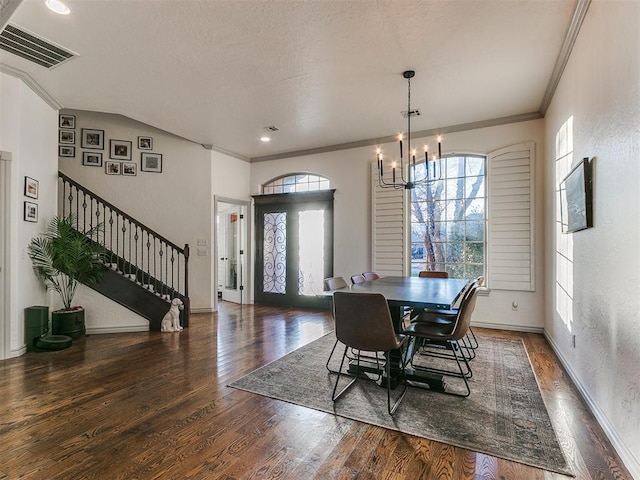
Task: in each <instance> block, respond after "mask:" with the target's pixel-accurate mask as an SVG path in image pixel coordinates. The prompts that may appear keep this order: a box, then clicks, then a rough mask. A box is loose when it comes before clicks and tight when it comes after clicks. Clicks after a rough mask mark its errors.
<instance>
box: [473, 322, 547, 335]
mask: <svg viewBox="0 0 640 480" xmlns="http://www.w3.org/2000/svg"><path fill="white" fill-rule="evenodd" d="M471 326H472V327H478V328H492V329H494V330H511V331H514V332H526V333H544V328H542V327H529V326H526V325H505V324H504V323H491V322H473V323H472V324H471Z"/></svg>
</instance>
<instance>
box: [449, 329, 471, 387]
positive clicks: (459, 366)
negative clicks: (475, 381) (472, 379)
mask: <svg viewBox="0 0 640 480" xmlns="http://www.w3.org/2000/svg"><path fill="white" fill-rule="evenodd" d="M452 343H455V344H457V343H458V342H457V340H453V341H452ZM457 350H458V349H456V348H454V349H453V354H454V356H455V358H456V363H457V364H458V369H459V370H460V376H461V377H462V380H464V386H465V387H466V389H467V393H466V394H461V393H453V392H447V393H449V394H450V395H456V396H458V397H468V396H469V395H470V394H471V389H470V388H469V382H468V381H467V377H466V376H465V375H464V373H463V372H462V365H461V364H460V359H459V358H458V355H457V354H456V351H457ZM460 356H461V357H462V360H464V363H465V364H466V366H467V369H469V362H468V361H467V358H466V357H465V356H464V354H463V353H462V352H460Z"/></svg>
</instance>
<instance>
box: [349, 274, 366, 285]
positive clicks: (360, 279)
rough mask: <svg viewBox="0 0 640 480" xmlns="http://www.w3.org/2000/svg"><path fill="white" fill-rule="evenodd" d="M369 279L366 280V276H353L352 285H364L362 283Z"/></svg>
mask: <svg viewBox="0 0 640 480" xmlns="http://www.w3.org/2000/svg"><path fill="white" fill-rule="evenodd" d="M366 281H367V279H366V278H364V275H362V274H359V275H351V283H352V284H353V285H355V284H356V283H362V282H366Z"/></svg>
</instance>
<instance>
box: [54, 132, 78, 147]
mask: <svg viewBox="0 0 640 480" xmlns="http://www.w3.org/2000/svg"><path fill="white" fill-rule="evenodd" d="M58 143H71V144H73V143H76V132H75V131H73V130H60V132H59V135H58Z"/></svg>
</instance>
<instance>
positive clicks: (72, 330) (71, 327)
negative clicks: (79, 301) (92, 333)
mask: <svg viewBox="0 0 640 480" xmlns="http://www.w3.org/2000/svg"><path fill="white" fill-rule="evenodd" d="M51 330H52V333H53V334H54V335H67V336H69V337H71V338H73V339H74V340H75V339H78V338H80V337H82V336H84V335H85V334H86V333H87V330H86V327H85V324H84V308H78V309H75V310H57V311H55V312H51Z"/></svg>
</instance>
